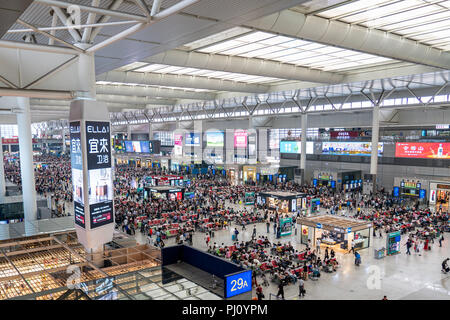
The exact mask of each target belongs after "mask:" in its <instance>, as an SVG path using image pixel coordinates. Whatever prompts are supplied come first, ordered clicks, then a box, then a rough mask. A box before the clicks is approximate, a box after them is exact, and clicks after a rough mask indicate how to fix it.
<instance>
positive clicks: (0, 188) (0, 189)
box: [0, 134, 6, 198]
mask: <svg viewBox="0 0 450 320" xmlns="http://www.w3.org/2000/svg"><path fill="white" fill-rule="evenodd" d="M5 193H6V182H5V168H4V167H3V143H2V136H1V134H0V198H3V197H4V196H5Z"/></svg>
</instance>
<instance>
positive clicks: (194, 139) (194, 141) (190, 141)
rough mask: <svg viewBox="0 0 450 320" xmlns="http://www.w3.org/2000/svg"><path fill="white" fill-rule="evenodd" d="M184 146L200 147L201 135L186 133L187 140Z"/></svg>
mask: <svg viewBox="0 0 450 320" xmlns="http://www.w3.org/2000/svg"><path fill="white" fill-rule="evenodd" d="M184 141H185V142H184V144H185V145H187V146H199V145H200V134H198V133H193V132H191V133H186V139H185V140H184Z"/></svg>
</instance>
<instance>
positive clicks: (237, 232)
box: [233, 228, 239, 241]
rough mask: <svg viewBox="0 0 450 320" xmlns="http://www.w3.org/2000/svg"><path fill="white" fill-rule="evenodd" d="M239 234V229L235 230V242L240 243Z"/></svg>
mask: <svg viewBox="0 0 450 320" xmlns="http://www.w3.org/2000/svg"><path fill="white" fill-rule="evenodd" d="M238 234H239V231H238V229H237V228H234V239H233V240H234V241H239V239H238Z"/></svg>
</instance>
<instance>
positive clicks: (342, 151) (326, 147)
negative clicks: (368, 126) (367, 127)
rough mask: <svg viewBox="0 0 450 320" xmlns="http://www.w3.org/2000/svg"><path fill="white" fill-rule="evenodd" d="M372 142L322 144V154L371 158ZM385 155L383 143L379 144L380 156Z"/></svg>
mask: <svg viewBox="0 0 450 320" xmlns="http://www.w3.org/2000/svg"><path fill="white" fill-rule="evenodd" d="M371 153H372V143H371V142H322V154H330V155H346V156H370V155H371ZM382 155H383V142H379V143H378V156H379V157H381V156H382Z"/></svg>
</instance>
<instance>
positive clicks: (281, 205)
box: [256, 191, 307, 215]
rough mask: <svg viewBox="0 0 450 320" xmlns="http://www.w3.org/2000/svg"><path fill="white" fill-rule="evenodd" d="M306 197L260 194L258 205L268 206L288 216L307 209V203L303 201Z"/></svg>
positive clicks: (269, 193)
mask: <svg viewBox="0 0 450 320" xmlns="http://www.w3.org/2000/svg"><path fill="white" fill-rule="evenodd" d="M306 197H307V195H306V194H305V193H293V192H279V191H274V192H259V193H257V194H256V203H257V204H258V205H264V204H266V205H267V207H268V208H269V209H271V210H274V211H278V212H279V213H282V214H284V215H287V214H289V213H291V212H297V211H300V210H302V209H306V201H303V199H306ZM303 206H305V208H303Z"/></svg>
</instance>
